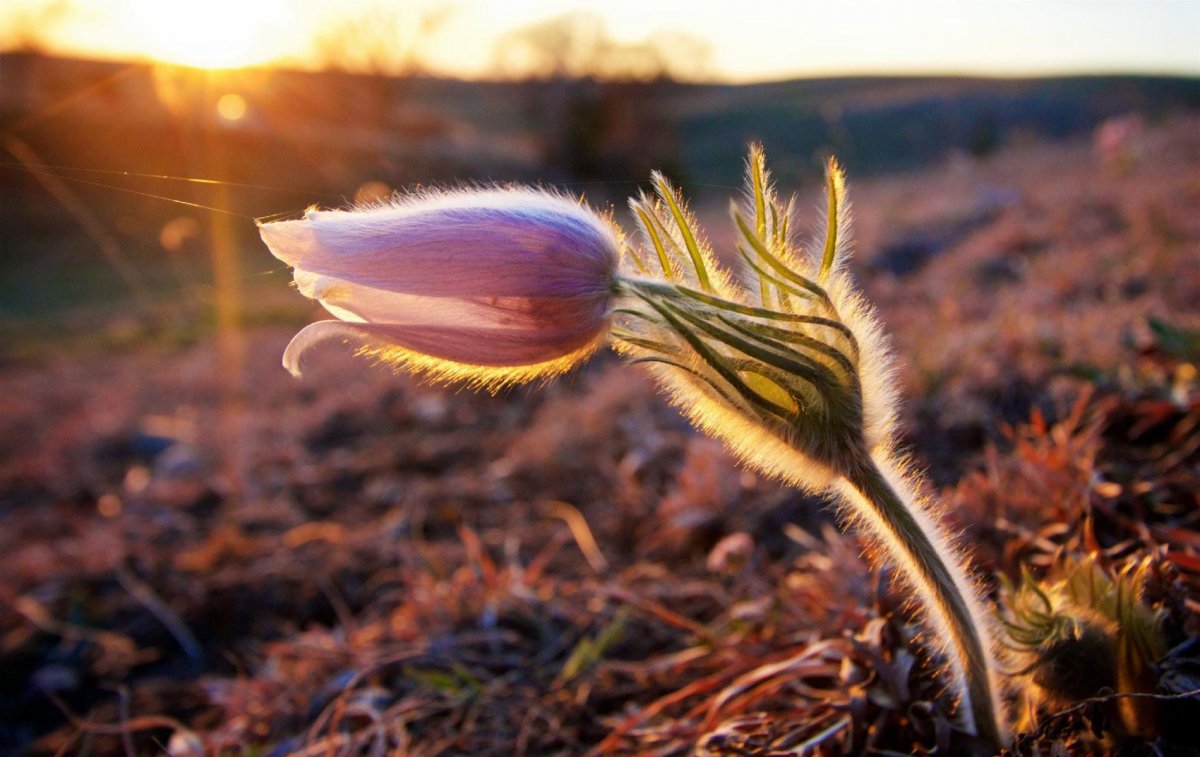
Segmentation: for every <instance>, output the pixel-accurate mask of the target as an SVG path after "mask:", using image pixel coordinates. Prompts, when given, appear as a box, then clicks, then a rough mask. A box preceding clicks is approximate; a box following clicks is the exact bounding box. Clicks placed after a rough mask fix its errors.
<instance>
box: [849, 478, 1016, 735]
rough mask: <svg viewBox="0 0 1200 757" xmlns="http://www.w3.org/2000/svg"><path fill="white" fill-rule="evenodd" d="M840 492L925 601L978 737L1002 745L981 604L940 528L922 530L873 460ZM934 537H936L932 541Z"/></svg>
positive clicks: (911, 507)
mask: <svg viewBox="0 0 1200 757" xmlns="http://www.w3.org/2000/svg"><path fill="white" fill-rule="evenodd" d="M839 483H840V486H839V487H838V488H839V490H840V493H841V495H842V497H843V498H844V499H845V500H847V502H848V504H850V506H851V509H852V511H853V512H854V514H855V516H856V517H857V518H858V519H859V520H861V521H862V522H863V523H864V524H865V525H866V526H868V527H869V528H870V531H871V532H872V533H873V535H874V536H875V537H876V539H878V540H879V541H880V542H881V543H882V544H883V546H884V547H885V549H886V551H887V552H888V554H889V555H891V557H892V559H893V560H894V561H895V563H896V564H897V566H898V567H899V568H900V569H901V570H902V571H903V572H904V574H905V577H906V578H907V579H908V581H909V583H910V584H911V585H912V586H914V587H915V588H916V589H917V591H918V592H920V594H921V595H922V600H923V602H922V605H923V607H924V609H925V611H926V612H927V613H928V614H929V615H930V616H931V617H930V620H931V621H932V622H931V623H930V626H931V628H933V629H936V630H938V631H944V632H945V633H946V635H947V637H948V638H946V639H944V642H945V645H946V646H947V647H948V648H949V649H950V651H951V652H952V653H951V654H950V655H948V657H949V659H950V661H951V663H950V664H951V665H952V667H953V668H954V673H955V677H956V678H960V679H961V680H962V681H963V688H964V689H965V691H964V694H965V702H964V704H965V706H966V707H967V708H968V709H969V717H970V719H971V721H972V722H973V724H974V727H975V732H976V735H977V736H978V737H979V739H980V740H981V741H982V742H983V743H985V744H988V745H998V744H1001V743H1003V736H1002V732H1001V730H1000V729H1001V726H1000V719H999V717H998V714H997V704H996V696H995V693H996V692H995V691H994V685H993V681H992V680H991V679H992V676H991V673H990V667H991V666H990V664H989V661H990V659H991V657H990V655H989V652H988V649H987V648H986V647H985V644H984V640H983V638H982V637H981V635H980V632H979V629H980V628H982V627H985V626H984V622H983V621H981V618H980V615H981V613H980V612H979V609H978V603H977V602H976V601H974V598H973V592H972V591H971V589H970V587H969V586H964V585H963V584H964V583H965V580H966V579H965V577H964V576H963V575H962V572H961V570H957V569H955V568H952V567H951V566H952V565H953V564H954V563H953V562H951V560H954V559H955V558H954V556H953V554H951V555H949V559H943V553H944V552H946V551H947V550H946V549H945V547H944V546H941V547H939V545H938V544H937V543H936V542H935V539H936V538H937V536H936V534H937V531H936V526H932V524H922V523H921V520H923V518H919V517H918V516H917V515H916V513H919V512H920V509H919V508H918V507H916V506H915V504H914V503H910V502H906V501H905V498H904V497H903V496H902V495H901V493H900V492H899V491H897V487H896V486H894V485H893V484H892V483H891V482H890V481H889V480H888V477H887V476H886V475H885V474H884V473H883V471H882V470H881V469H880V466H879V465H878V464H877V463H876V462H875V460H874V459H872V458H870V457H867V458H866V459H865V460H864V461H863V462H862V464H860V465H856V466H854V467H853V468H852V469H850V470H848V471H846V472H845V473H844V474H843V478H842V480H841V482H839ZM931 534H932V535H934V536H932V537H931Z"/></svg>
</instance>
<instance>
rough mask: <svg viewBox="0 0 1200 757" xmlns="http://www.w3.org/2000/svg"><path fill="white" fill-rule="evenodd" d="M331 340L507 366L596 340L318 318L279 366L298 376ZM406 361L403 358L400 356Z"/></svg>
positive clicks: (565, 331)
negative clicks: (310, 353) (312, 352)
mask: <svg viewBox="0 0 1200 757" xmlns="http://www.w3.org/2000/svg"><path fill="white" fill-rule="evenodd" d="M329 339H342V340H345V341H352V342H358V343H359V344H361V345H362V346H363V347H364V348H366V349H367V351H369V352H372V353H374V354H377V355H378V356H379V357H380V358H382V359H383V360H385V361H389V362H391V360H390V359H389V355H388V350H389V349H392V348H399V349H400V350H402V351H406V352H411V353H417V354H419V355H421V356H424V357H425V358H429V359H433V360H437V361H445V362H448V363H453V364H455V365H457V366H479V367H487V368H509V367H519V366H528V365H535V364H538V363H545V362H549V361H555V360H558V359H560V358H562V357H563V356H564V355H569V354H571V353H574V352H577V351H579V350H582V349H584V348H586V347H588V345H589V344H592V343H594V342H596V341H598V337H597V334H596V332H595V331H586V330H580V329H573V328H552V327H546V328H541V329H511V328H503V327H498V328H497V327H480V326H463V327H458V326H438V325H418V326H400V325H396V324H381V323H347V322H345V321H317V322H316V323H310V324H309V325H308V326H306V327H304V328H303V329H301V330H300V332H299V333H298V334H296V336H294V337H292V341H291V342H290V343H289V344H288V346H287V349H286V350H284V353H283V365H284V367H285V368H287V369H288V371H289V372H291V374H292V375H293V376H299V375H300V372H301V371H300V360H301V357H302V356H303V355H304V353H305V352H306V351H307V350H308V349H309V348H311V347H313V346H314V345H316V344H319V343H320V342H323V341H326V340H329ZM407 359H409V356H407V355H406V356H405V357H404V358H403V360H407Z"/></svg>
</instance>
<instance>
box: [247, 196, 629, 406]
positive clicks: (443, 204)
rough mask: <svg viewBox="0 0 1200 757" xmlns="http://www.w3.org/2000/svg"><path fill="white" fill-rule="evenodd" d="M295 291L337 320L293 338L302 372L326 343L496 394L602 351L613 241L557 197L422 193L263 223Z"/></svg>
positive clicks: (594, 220) (289, 356)
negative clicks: (312, 351) (305, 358)
mask: <svg viewBox="0 0 1200 757" xmlns="http://www.w3.org/2000/svg"><path fill="white" fill-rule="evenodd" d="M259 231H260V233H261V234H262V238H263V241H264V242H266V244H267V246H268V247H269V248H270V250H271V253H272V254H273V255H275V257H277V258H279V259H280V260H282V261H284V262H285V263H287V264H288V265H291V266H293V267H294V268H295V281H296V286H297V287H298V288H299V289H300V292H301V293H303V294H304V295H306V296H308V297H311V298H313V299H316V300H319V301H320V303H321V304H322V305H323V306H324V307H325V309H326V310H328V311H329V312H330V313H332V314H333V315H335V316H337V318H338V320H326V321H318V322H317V323H313V324H310V325H309V326H307V327H306V328H304V329H303V330H302V331H300V333H298V334H297V335H296V336H295V337H294V338H293V339H292V341H291V344H289V345H288V348H287V350H286V351H285V352H284V357H283V362H284V365H285V366H286V367H287V369H288V370H289V371H291V372H292V373H293V374H296V375H299V373H300V359H301V357H302V355H303V354H304V352H305V351H306V350H308V348H310V347H312V346H313V345H314V344H317V343H318V342H321V341H324V340H326V339H334V338H337V339H343V340H347V341H352V342H356V343H357V344H358V345H359V351H360V352H361V353H363V354H366V355H369V356H371V357H375V358H377V359H379V360H381V361H383V362H385V363H388V364H390V365H393V366H396V367H400V368H405V369H409V370H414V371H418V372H422V373H426V374H427V375H429V376H431V377H432V378H434V379H444V380H462V381H466V382H468V383H471V384H476V385H482V386H487V387H491V388H495V387H497V386H501V385H504V384H508V383H515V382H520V381H527V380H530V379H534V378H537V377H542V376H549V375H553V374H556V373H561V372H563V371H566V370H568V369H570V368H571V367H572V366H574V365H576V364H577V363H578V362H579V361H581V360H582V359H583V358H585V357H587V356H588V355H589V354H591V353H592V352H593V351H594V350H595V349H596V348H597V347H599V346H600V345H601V344H603V343H604V340H605V338H606V336H607V327H608V315H609V307H610V304H611V298H612V294H611V290H612V279H613V277H614V275H615V270H616V266H617V261H618V250H619V247H620V238H619V236H618V232H617V230H616V229H615V228H614V227H613V226H612V225H611V224H610V223H608V222H607V220H606V219H604V218H602V217H601V216H599V215H597V214H596V213H594V212H592V211H590V210H589V209H587V208H586V207H582V206H581V205H580V204H578V203H577V202H575V201H573V200H570V199H568V198H565V197H560V196H557V195H552V194H548V193H545V192H537V191H533V190H517V189H488V190H472V191H461V192H444V193H433V192H430V193H424V194H419V195H415V196H412V197H408V198H403V199H400V200H397V201H394V202H391V203H387V204H382V205H378V206H374V207H368V208H363V209H354V210H335V211H317V210H310V211H309V212H308V213H307V214H306V215H305V217H304V218H303V219H301V220H296V221H282V222H276V223H268V224H263V225H261V226H260V228H259Z"/></svg>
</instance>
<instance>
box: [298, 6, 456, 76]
mask: <svg viewBox="0 0 1200 757" xmlns="http://www.w3.org/2000/svg"><path fill="white" fill-rule="evenodd" d="M455 10H456V9H455V7H454V6H453V5H448V4H441V3H436V4H435V3H428V4H412V3H404V4H395V3H386V2H376V3H371V4H368V5H366V6H365V7H364V8H363V9H362V10H361V11H359V12H357V13H355V14H347V15H341V16H338V17H337V18H336V20H333V21H331V22H330V23H329V24H326V25H323V26H321V27H319V30H318V31H317V32H316V33H315V35H314V37H313V41H312V47H313V53H314V55H315V57H316V59H317V60H318V61H319V62H320V63H321V64H322V66H323V67H325V68H331V69H336V70H341V71H348V72H351V73H357V74H384V75H391V76H404V75H411V74H418V73H422V72H424V71H425V65H426V64H425V60H424V58H425V45H426V43H427V42H428V39H429V37H430V36H432V35H433V34H434V33H435V32H437V30H438V29H439V28H440V27H441V26H442V25H443V24H444V23H445V22H446V21H447V20H448V19H449V18H450V16H452V15H453V14H454V12H455Z"/></svg>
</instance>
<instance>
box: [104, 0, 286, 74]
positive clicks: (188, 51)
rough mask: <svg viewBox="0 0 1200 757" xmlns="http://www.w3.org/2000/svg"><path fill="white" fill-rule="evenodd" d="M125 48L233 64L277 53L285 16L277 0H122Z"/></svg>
mask: <svg viewBox="0 0 1200 757" xmlns="http://www.w3.org/2000/svg"><path fill="white" fill-rule="evenodd" d="M122 5H123V6H124V7H123V8H122V10H123V11H124V13H123V14H122V15H123V16H124V17H125V18H127V19H128V24H127V27H126V33H127V35H128V37H129V38H130V43H131V44H130V47H132V48H134V49H137V50H138V51H139V52H141V53H143V54H145V55H148V56H149V57H152V58H154V59H156V60H159V61H162V62H165V63H175V64H179V65H184V66H195V67H198V68H238V67H241V66H250V65H255V64H259V63H265V62H267V61H269V60H272V59H273V58H277V57H278V56H279V55H280V53H281V52H282V50H281V45H280V44H279V43H280V41H281V40H282V38H283V36H284V35H283V30H284V29H286V27H287V25H288V23H289V19H288V7H287V3H286V2H283V0H255V1H254V2H245V1H244V0H204V2H162V0H126V2H124V3H122Z"/></svg>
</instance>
